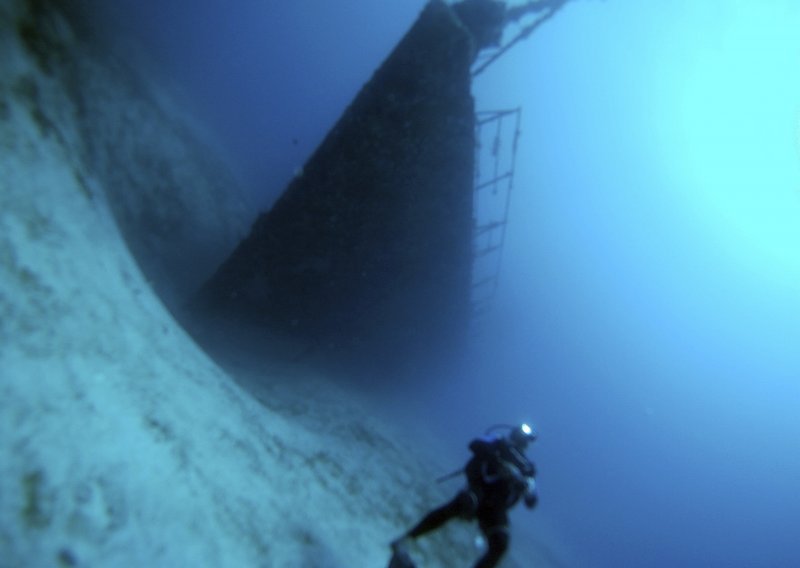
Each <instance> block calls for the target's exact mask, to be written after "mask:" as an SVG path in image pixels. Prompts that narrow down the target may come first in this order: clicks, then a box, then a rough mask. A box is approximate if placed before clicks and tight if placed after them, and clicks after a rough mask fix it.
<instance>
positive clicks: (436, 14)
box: [199, 0, 475, 368]
mask: <svg viewBox="0 0 800 568" xmlns="http://www.w3.org/2000/svg"><path fill="white" fill-rule="evenodd" d="M474 52H475V47H474V41H473V39H472V37H471V36H470V34H469V32H467V30H466V29H465V28H464V26H463V25H462V24H461V23H460V22H459V20H458V18H457V17H456V16H455V14H454V13H453V11H452V10H451V8H450V7H449V6H447V5H446V4H444V3H443V2H441V1H438V0H435V1H432V2H430V3H429V4H428V5H427V6H426V8H425V9H424V11H423V12H422V13H421V15H420V16H419V18H418V20H417V21H416V23H415V24H414V25H413V27H412V28H411V29H410V31H409V32H408V33H407V34H406V36H405V37H404V38H403V39H402V40H401V42H400V43H399V44H398V45H397V47H396V48H395V49H394V51H393V52H392V53H391V54H390V56H389V57H388V58H387V59H386V60H385V62H384V63H383V64H382V66H381V67H380V68H379V69H378V70H377V72H376V73H375V74H374V76H373V77H372V78H371V80H370V81H369V82H368V83H367V84H366V85H365V86H364V87H363V88H362V90H361V91H360V92H359V94H358V95H357V96H356V98H355V100H354V101H353V102H352V103H351V105H350V106H349V107H348V108H347V109H346V111H345V112H344V113H343V115H342V117H341V118H340V120H339V121H338V123H337V124H336V125H335V126H334V128H333V129H332V130H331V131H330V132H329V134H328V135H327V137H326V138H325V139H324V141H323V142H322V144H321V145H320V146H319V148H318V149H317V150H316V151H315V153H314V154H313V155H312V156H311V158H310V159H309V160H308V162H307V163H306V164H305V166H304V168H303V171H302V173H301V174H299V175H298V176H297V177H296V178H295V179H294V180H293V181H292V182H291V183H290V184H289V186H288V188H287V189H286V190H285V192H284V193H283V195H282V196H281V197H280V199H279V200H278V201H277V202H276V203H275V205H274V206H273V207H272V209H271V210H270V211H269V212H267V213H265V214H263V215H261V216H260V217H259V218H258V220H257V221H256V223H255V225H254V226H253V228H252V231H251V233H250V235H249V236H248V237H247V238H246V239H245V240H244V241H243V242H242V243H241V244H240V245H239V247H238V248H237V249H236V250H235V251H234V253H233V254H232V255H231V256H230V257H229V258H228V260H227V261H226V262H224V263H223V264H222V265H221V266H220V268H219V269H218V270H217V272H216V274H215V275H214V276H213V277H212V278H211V279H210V280H209V281H208V282H207V284H206V285H205V286H204V288H203V289H202V291H201V294H200V298H199V303H200V304H202V305H203V306H204V307H205V308H207V309H210V310H212V311H213V312H214V313H217V314H224V315H228V316H231V315H233V316H236V317H241V318H246V319H248V320H250V321H255V322H258V323H259V325H261V324H263V325H264V326H267V327H269V328H270V329H277V330H280V331H282V332H286V333H287V334H289V335H291V336H292V337H294V338H295V339H296V340H297V341H299V342H301V343H304V344H306V345H308V346H309V349H310V351H314V352H316V353H318V354H321V355H322V356H323V357H324V358H325V359H328V360H336V361H338V362H340V363H344V364H345V365H350V366H361V365H363V366H365V367H370V366H372V367H374V366H375V365H379V366H380V367H381V368H389V367H395V368H396V367H398V366H407V365H409V364H413V362H415V361H418V360H421V359H422V358H425V357H427V356H429V355H432V354H436V353H439V352H441V351H442V350H447V349H449V348H450V347H451V346H453V345H456V344H458V343H459V341H460V339H461V338H462V337H463V334H464V332H465V330H466V327H467V323H468V319H469V309H470V308H469V300H470V274H471V265H472V247H471V241H472V226H473V220H472V187H473V162H474V127H475V118H474V117H475V113H474V104H473V98H472V96H471V93H470V65H471V63H472V61H473V57H474Z"/></svg>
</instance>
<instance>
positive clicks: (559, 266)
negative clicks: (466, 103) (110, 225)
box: [103, 0, 800, 568]
mask: <svg viewBox="0 0 800 568" xmlns="http://www.w3.org/2000/svg"><path fill="white" fill-rule="evenodd" d="M423 4H424V3H423V2H422V1H421V0H413V1H411V0H393V1H389V0H381V1H377V0H373V1H368V2H365V1H363V0H338V1H337V2H322V1H315V2H312V1H309V0H302V1H295V2H276V1H269V2H258V1H255V0H237V1H236V2H223V1H222V0H218V1H211V0H203V1H198V0H192V1H189V0H172V1H171V2H158V1H155V0H148V1H147V2H144V1H142V0H137V1H134V0H117V1H116V2H115V3H114V6H113V7H109V6H106V7H105V8H103V10H107V11H108V12H109V14H108V15H109V16H110V17H116V18H117V19H118V20H120V21H124V22H125V25H126V26H127V27H128V28H129V29H131V30H132V31H133V32H134V34H135V35H137V36H139V37H140V38H142V39H143V40H144V41H145V43H146V44H147V45H148V46H149V49H150V50H151V53H152V55H153V57H154V58H156V59H157V60H158V61H159V62H160V63H161V64H162V65H163V67H164V69H166V70H167V71H168V72H169V73H170V74H171V75H172V76H174V78H175V79H176V80H177V81H178V82H179V83H181V84H182V85H184V86H185V87H186V88H187V90H188V91H189V92H191V93H193V96H194V97H196V100H195V104H196V105H197V107H198V109H199V110H200V112H201V114H203V115H204V117H205V118H206V119H207V120H208V121H209V122H210V124H211V125H212V127H213V128H214V129H215V130H216V132H217V133H218V135H219V137H220V140H221V141H222V143H223V144H224V145H225V146H226V147H227V148H228V149H229V150H230V151H231V153H232V154H233V155H234V156H236V157H237V166H238V167H239V168H240V170H241V172H242V174H243V176H244V178H245V179H246V180H247V182H248V184H249V187H250V190H251V191H252V192H253V193H254V195H255V197H256V198H257V200H258V201H259V202H260V203H263V204H269V203H270V202H271V201H272V200H274V199H275V197H277V195H278V194H279V193H280V191H281V190H282V189H283V187H284V185H285V182H286V180H288V179H289V178H290V177H291V176H292V174H293V173H294V171H295V169H296V168H298V167H300V166H301V165H302V164H303V162H304V161H305V159H306V158H307V157H308V155H309V154H310V152H311V151H313V149H314V148H315V147H316V145H317V144H318V143H319V141H320V140H321V138H322V136H324V134H325V133H326V132H327V130H328V128H330V126H331V125H332V124H333V123H334V122H335V120H336V119H337V118H338V116H339V114H340V113H341V112H342V110H343V109H344V107H345V106H346V105H347V104H348V103H349V101H350V100H351V98H352V97H353V95H355V93H356V92H357V91H358V89H359V88H360V87H361V85H362V84H363V83H364V82H366V81H367V80H368V79H369V77H370V76H371V74H372V72H373V71H374V69H375V68H376V67H377V65H379V64H380V62H381V60H382V59H383V58H384V57H385V55H386V54H387V53H388V52H389V50H390V49H391V48H392V46H393V45H394V44H395V43H396V42H397V41H398V40H399V38H400V37H401V36H402V34H403V33H404V32H405V30H406V29H407V28H408V27H409V26H410V25H411V24H412V23H413V21H414V19H415V17H416V15H417V14H418V12H419V11H420V10H421V8H422V6H423ZM798 30H800V3H798V2H796V0H770V1H764V2H752V1H746V0H704V1H703V2H697V1H696V0H670V1H666V0H653V1H650V2H642V1H641V0H607V1H601V0H576V1H575V2H574V3H573V5H570V6H568V7H567V8H566V9H565V10H564V11H563V12H562V13H561V14H559V16H558V17H556V18H555V19H554V20H553V21H552V22H550V23H549V24H548V25H546V26H545V27H543V28H542V29H541V30H540V31H538V32H537V34H536V35H534V36H533V37H532V38H531V39H529V40H528V41H527V42H526V43H524V44H523V45H522V46H520V47H519V48H517V49H515V50H514V51H512V52H511V53H509V55H508V56H506V57H505V58H503V59H502V60H501V61H500V62H498V63H497V64H496V65H494V66H493V67H492V68H490V69H489V70H488V71H487V72H486V73H485V74H483V75H482V76H481V77H480V78H479V79H478V80H477V81H476V83H475V85H474V92H475V94H476V97H477V104H478V107H479V108H484V109H494V108H507V107H514V106H517V105H521V106H522V107H523V109H524V110H523V120H524V122H523V138H522V139H521V146H520V149H519V156H518V168H517V180H516V188H515V193H514V195H513V207H512V216H511V219H510V225H509V233H508V242H507V245H506V249H505V252H504V262H503V267H502V274H501V277H502V278H501V286H500V290H499V292H498V294H497V296H496V299H495V304H494V305H495V311H494V313H493V315H492V316H490V317H488V318H487V319H485V320H484V321H483V322H482V323H481V325H480V327H479V329H478V330H477V331H478V335H477V338H478V339H477V340H476V342H475V346H474V349H473V353H472V354H471V356H470V360H469V362H468V363H465V364H464V365H463V368H461V369H460V371H459V372H455V373H454V377H453V378H452V379H451V381H450V382H449V383H448V384H447V385H446V386H432V387H431V388H430V389H428V390H427V391H425V392H419V393H416V392H415V393H410V394H409V395H408V398H409V399H410V400H413V403H409V404H408V409H409V410H408V411H407V412H408V413H409V419H413V420H414V421H415V422H416V423H417V424H420V425H422V426H425V427H428V428H430V429H431V430H432V431H434V432H435V433H436V434H437V435H438V436H440V437H442V438H444V439H445V441H446V442H447V443H449V444H451V445H452V446H453V447H459V448H460V447H462V446H463V445H464V444H466V442H467V440H468V439H469V437H470V436H472V435H474V434H477V433H479V432H480V431H481V430H482V429H483V427H484V426H485V425H487V424H489V423H492V422H497V421H515V420H523V419H530V420H533V421H535V422H536V423H537V424H538V426H539V428H540V430H541V441H540V442H538V443H537V445H536V447H534V448H533V449H532V450H531V455H532V457H533V458H534V459H535V461H536V462H537V464H538V467H539V470H540V487H541V505H540V507H539V508H538V509H537V511H535V512H533V513H531V514H530V518H535V517H536V515H540V516H541V517H542V518H545V519H547V521H548V523H550V524H552V526H553V527H554V528H555V530H556V531H557V532H558V533H559V534H560V535H561V536H562V537H563V540H564V542H566V543H567V544H568V546H569V547H570V548H572V549H573V550H574V552H575V555H576V556H577V557H578V558H580V559H581V560H580V563H581V565H585V566H597V567H608V568H611V567H621V566H636V567H642V566H648V567H661V566H663V567H670V568H672V567H675V566H692V567H695V566H696V567H770V568H772V567H785V568H789V567H793V566H800V544H798V542H797V530H798V528H799V527H800V492H799V491H798V483H799V482H800V441H799V440H800V412H798V410H799V409H800V349H798V343H799V342H800V78H798V77H800V74H798V72H797V71H798V64H799V63H800V33H797V32H798ZM412 409H413V410H412ZM527 518H528V517H526V516H519V517H517V518H516V522H517V524H518V525H520V524H524V523H526V522H528V521H527V520H526V519H527ZM530 522H531V523H532V525H531V526H533V520H531V521H530Z"/></svg>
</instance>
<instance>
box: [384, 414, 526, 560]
mask: <svg viewBox="0 0 800 568" xmlns="http://www.w3.org/2000/svg"><path fill="white" fill-rule="evenodd" d="M501 427H506V428H509V432H508V434H507V435H506V436H504V437H499V436H495V435H490V434H491V432H493V431H494V430H496V429H498V428H501ZM534 440H536V432H535V431H534V430H533V428H531V427H530V426H529V425H527V424H522V425H520V426H504V425H498V426H493V427H492V428H490V429H489V430H487V433H486V435H485V436H483V437H481V438H478V439H476V440H473V441H472V442H471V443H470V444H469V449H470V451H471V452H472V454H473V455H472V458H471V459H470V460H469V462H467V465H466V466H465V467H464V469H463V470H459V471H457V472H454V474H451V475H449V476H445V477H444V478H441V480H444V479H448V478H450V477H452V476H454V475H458V474H460V473H462V472H463V473H464V474H465V475H466V477H467V487H466V488H464V489H462V490H461V491H460V492H459V493H458V494H457V495H456V496H455V497H454V498H453V499H452V500H451V501H450V502H449V503H446V504H445V505H443V506H441V507H439V508H438V509H434V510H433V511H431V512H430V513H428V514H427V515H426V516H425V517H424V518H423V519H422V520H421V521H420V522H419V523H418V524H417V525H416V526H415V527H414V528H412V529H411V530H409V531H408V532H407V533H405V534H404V535H402V536H401V537H400V538H398V539H396V540H394V541H393V542H392V544H391V546H392V551H393V553H394V555H393V559H392V564H390V566H392V567H394V566H397V567H403V568H405V567H413V566H414V564H413V563H412V562H411V560H410V557H409V556H408V553H407V552H406V550H405V545H406V544H407V543H408V542H409V541H410V540H411V539H415V538H417V537H419V536H422V535H424V534H426V533H428V532H431V531H433V530H435V529H438V528H439V527H441V526H442V525H444V524H445V523H446V522H447V521H449V520H451V519H454V518H457V517H458V518H462V519H466V520H474V519H477V521H478V525H479V527H480V529H481V532H482V533H483V535H484V537H485V539H486V542H487V544H488V549H487V551H486V553H485V554H484V555H483V557H481V559H480V560H478V562H477V563H476V564H475V566H474V568H492V567H493V566H497V563H498V562H500V559H501V558H502V556H503V554H504V553H505V552H506V550H507V549H508V544H509V536H510V535H509V524H508V511H509V509H511V508H512V507H513V506H514V505H516V504H517V502H518V501H519V500H520V499H523V500H524V502H525V505H526V506H527V507H528V508H529V509H532V508H533V507H535V506H536V503H537V501H538V494H537V491H536V482H535V480H534V478H535V476H536V468H535V467H534V465H533V463H532V462H531V461H530V460H529V459H528V458H527V457H526V456H525V450H526V449H527V447H528V444H529V443H530V442H532V441H534Z"/></svg>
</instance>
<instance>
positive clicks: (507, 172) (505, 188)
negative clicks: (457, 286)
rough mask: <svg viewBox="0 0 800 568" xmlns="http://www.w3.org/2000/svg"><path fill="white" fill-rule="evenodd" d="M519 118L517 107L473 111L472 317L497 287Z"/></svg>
mask: <svg viewBox="0 0 800 568" xmlns="http://www.w3.org/2000/svg"><path fill="white" fill-rule="evenodd" d="M521 119H522V109H520V108H515V109H510V110H498V111H483V112H478V113H477V114H476V121H475V177H474V179H475V181H474V189H473V206H472V211H473V231H472V248H473V262H472V315H473V319H475V318H477V317H480V316H481V315H482V314H483V313H485V311H486V310H487V309H488V308H489V305H490V304H491V302H492V300H493V298H494V295H495V293H496V291H497V285H498V281H499V278H500V270H501V267H502V262H503V246H504V245H505V239H506V226H507V225H508V214H509V210H510V207H511V192H512V190H513V188H514V170H515V167H516V156H517V145H518V142H519V137H520V134H521V130H520V124H521ZM509 142H510V144H509Z"/></svg>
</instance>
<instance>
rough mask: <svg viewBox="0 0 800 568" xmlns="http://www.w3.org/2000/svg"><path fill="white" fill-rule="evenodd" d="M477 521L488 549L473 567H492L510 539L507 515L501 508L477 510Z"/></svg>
mask: <svg viewBox="0 0 800 568" xmlns="http://www.w3.org/2000/svg"><path fill="white" fill-rule="evenodd" d="M478 522H479V523H480V527H481V532H482V533H483V535H484V537H485V538H486V543H487V545H488V550H487V551H486V554H484V555H483V556H482V557H481V559H480V560H478V562H477V563H476V564H475V567H474V568H494V567H495V566H497V564H498V563H499V562H500V559H501V558H502V557H503V555H504V554H505V552H506V550H508V543H509V540H510V534H509V530H508V515H507V514H506V512H505V511H503V510H499V511H495V510H484V511H478Z"/></svg>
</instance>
